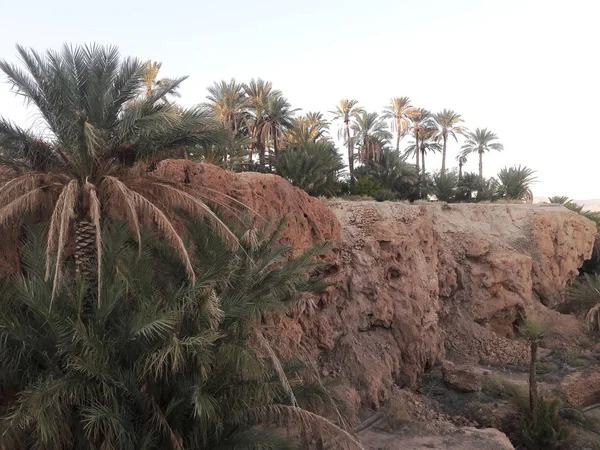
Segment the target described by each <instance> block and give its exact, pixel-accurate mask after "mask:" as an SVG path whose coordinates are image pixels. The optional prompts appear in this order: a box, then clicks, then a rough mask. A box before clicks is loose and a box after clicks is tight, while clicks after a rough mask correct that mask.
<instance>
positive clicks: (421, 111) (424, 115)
mask: <svg viewBox="0 0 600 450" xmlns="http://www.w3.org/2000/svg"><path fill="white" fill-rule="evenodd" d="M408 116H409V119H410V121H411V123H412V131H413V136H414V138H415V142H414V145H412V146H409V149H410V148H413V149H414V153H415V159H416V163H415V167H416V168H417V173H420V164H419V156H420V149H421V147H420V145H419V131H420V129H421V128H422V127H427V126H428V125H429V122H430V121H431V113H430V112H429V111H427V110H426V109H425V108H412V109H411V110H410V111H409V112H408Z"/></svg>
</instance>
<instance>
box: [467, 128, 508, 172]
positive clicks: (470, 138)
mask: <svg viewBox="0 0 600 450" xmlns="http://www.w3.org/2000/svg"><path fill="white" fill-rule="evenodd" d="M466 138H467V139H466V141H465V143H464V144H463V146H462V147H461V150H462V154H463V155H465V156H467V155H469V154H471V153H477V154H478V155H479V180H480V181H481V182H483V154H484V153H486V152H490V151H492V150H495V151H498V152H501V151H502V150H503V149H504V146H503V145H502V144H501V143H500V142H497V141H498V136H496V135H495V134H494V133H492V132H491V131H489V130H488V129H487V128H484V129H480V128H477V129H476V130H475V132H470V133H467V134H466Z"/></svg>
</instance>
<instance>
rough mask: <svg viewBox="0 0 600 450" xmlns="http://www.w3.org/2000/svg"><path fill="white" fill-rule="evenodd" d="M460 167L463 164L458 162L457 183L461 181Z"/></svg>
mask: <svg viewBox="0 0 600 450" xmlns="http://www.w3.org/2000/svg"><path fill="white" fill-rule="evenodd" d="M462 166H463V163H462V162H461V161H459V162H458V181H460V180H462Z"/></svg>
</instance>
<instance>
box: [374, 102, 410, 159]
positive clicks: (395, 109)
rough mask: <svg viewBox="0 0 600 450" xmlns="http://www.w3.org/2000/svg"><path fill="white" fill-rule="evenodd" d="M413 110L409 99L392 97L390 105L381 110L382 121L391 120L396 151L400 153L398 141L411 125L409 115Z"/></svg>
mask: <svg viewBox="0 0 600 450" xmlns="http://www.w3.org/2000/svg"><path fill="white" fill-rule="evenodd" d="M413 110H414V108H413V106H412V105H411V104H410V98H409V97H394V98H392V99H391V100H390V104H389V105H388V106H386V107H384V108H383V114H382V116H381V117H382V118H383V119H390V120H391V125H392V126H391V129H392V131H395V132H396V151H400V140H402V138H403V137H404V136H406V134H407V133H408V130H409V129H410V124H411V113H412V111H413Z"/></svg>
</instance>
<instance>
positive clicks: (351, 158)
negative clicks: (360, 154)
mask: <svg viewBox="0 0 600 450" xmlns="http://www.w3.org/2000/svg"><path fill="white" fill-rule="evenodd" d="M346 142H347V144H348V171H349V172H350V187H352V186H354V149H353V148H352V143H351V142H350V122H349V121H346Z"/></svg>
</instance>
